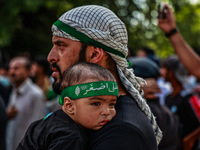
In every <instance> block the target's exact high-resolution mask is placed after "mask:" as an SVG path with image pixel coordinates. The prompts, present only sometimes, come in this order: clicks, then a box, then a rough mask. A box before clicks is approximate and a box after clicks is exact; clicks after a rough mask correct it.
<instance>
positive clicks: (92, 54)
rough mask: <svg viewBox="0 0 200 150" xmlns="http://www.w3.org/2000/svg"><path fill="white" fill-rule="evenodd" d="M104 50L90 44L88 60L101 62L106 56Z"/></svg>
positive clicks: (87, 54)
mask: <svg viewBox="0 0 200 150" xmlns="http://www.w3.org/2000/svg"><path fill="white" fill-rule="evenodd" d="M104 53H105V52H104V50H103V49H101V48H98V47H94V46H88V49H87V52H86V60H87V62H90V63H95V64H99V63H100V61H101V60H102V58H103V56H104Z"/></svg>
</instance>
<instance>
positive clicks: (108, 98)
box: [85, 95, 117, 101]
mask: <svg viewBox="0 0 200 150" xmlns="http://www.w3.org/2000/svg"><path fill="white" fill-rule="evenodd" d="M85 99H87V100H89V101H95V100H100V101H116V100H117V96H115V95H99V96H91V97H86V98H85Z"/></svg>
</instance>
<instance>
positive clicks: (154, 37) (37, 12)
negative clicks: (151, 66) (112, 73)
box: [0, 0, 200, 58]
mask: <svg viewBox="0 0 200 150" xmlns="http://www.w3.org/2000/svg"><path fill="white" fill-rule="evenodd" d="M160 1H161V0H92V1H88V0H78V1H74V0H59V1H58V0H57V1H55V0H42V1H41V0H34V1H32V0H18V1H16V0H9V1H6V2H2V5H1V7H2V6H3V7H2V8H0V12H1V13H0V17H1V18H2V19H1V22H0V29H1V30H0V50H1V51H2V52H4V53H7V56H8V57H9V58H10V57H13V56H15V55H18V54H19V53H23V52H27V51H28V52H29V53H30V54H31V55H33V56H37V55H42V54H43V55H47V54H48V52H49V51H50V49H51V46H52V44H51V37H52V33H51V30H50V29H51V25H52V24H53V22H54V21H56V20H57V19H58V17H59V16H60V15H61V14H62V13H64V12H65V11H67V10H69V9H71V8H74V7H77V6H81V5H87V4H97V5H102V6H105V7H107V8H109V9H111V10H112V11H113V12H114V13H116V14H117V15H118V16H119V17H120V18H121V20H122V21H123V22H124V23H125V24H126V27H127V30H128V35H129V46H130V47H132V48H133V49H134V51H137V50H138V49H140V48H141V47H143V46H150V47H151V48H153V49H155V50H156V54H157V55H158V56H160V57H166V56H167V55H169V54H172V53H173V52H174V51H173V49H172V47H171V45H170V43H169V42H168V40H167V39H166V38H165V37H164V35H163V33H162V32H161V31H160V29H159V28H158V27H157V19H156V17H157V5H158V3H159V2H160ZM168 2H169V3H170V5H171V6H172V7H173V9H174V12H175V14H176V20H177V24H178V27H179V30H180V31H181V32H182V34H183V36H184V37H185V39H186V40H187V41H188V43H189V44H190V45H191V46H193V47H194V48H195V49H198V48H199V47H200V40H199V38H200V27H199V18H200V16H199V14H200V7H199V6H200V4H195V5H193V4H191V3H190V2H189V0H182V1H178V0H168Z"/></svg>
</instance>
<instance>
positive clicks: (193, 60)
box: [158, 4, 200, 79]
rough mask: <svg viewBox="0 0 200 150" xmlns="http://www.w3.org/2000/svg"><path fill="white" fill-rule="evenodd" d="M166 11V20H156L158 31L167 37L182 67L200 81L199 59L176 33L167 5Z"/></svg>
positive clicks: (171, 13)
mask: <svg viewBox="0 0 200 150" xmlns="http://www.w3.org/2000/svg"><path fill="white" fill-rule="evenodd" d="M164 8H165V9H166V18H158V26H159V27H160V29H161V30H162V31H163V32H164V33H165V34H168V35H169V37H168V38H169V40H170V42H171V44H172V46H173V48H174V50H175V52H176V53H177V55H178V57H179V58H180V60H181V62H182V63H183V65H184V66H185V67H186V68H187V69H188V70H189V72H190V73H191V74H193V75H194V76H196V77H197V78H198V79H200V57H199V56H198V55H197V54H196V53H195V51H194V50H193V49H192V48H191V47H190V46H189V45H188V44H187V42H186V41H185V40H184V39H183V37H182V35H181V33H180V32H176V30H174V29H177V28H176V23H175V19H174V14H173V12H172V10H171V9H170V7H169V6H168V5H167V4H164Z"/></svg>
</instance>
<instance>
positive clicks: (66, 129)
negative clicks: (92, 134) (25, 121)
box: [17, 110, 87, 150]
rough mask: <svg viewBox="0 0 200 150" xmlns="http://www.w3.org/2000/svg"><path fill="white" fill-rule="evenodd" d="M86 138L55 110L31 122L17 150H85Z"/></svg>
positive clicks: (72, 122)
mask: <svg viewBox="0 0 200 150" xmlns="http://www.w3.org/2000/svg"><path fill="white" fill-rule="evenodd" d="M86 142H87V136H86V133H85V131H84V130H83V129H81V128H80V127H79V126H78V125H77V124H76V123H75V122H74V121H73V120H72V119H71V118H70V117H69V116H68V115H67V114H66V113H64V112H63V111H62V110H57V111H55V112H54V113H52V114H51V115H50V116H48V117H47V118H46V119H41V120H38V121H35V122H33V123H32V124H31V125H30V126H29V128H28V130H27V132H26V134H25V136H24V138H23V139H22V141H21V142H20V144H19V145H18V148H17V150H22V149H23V150H86Z"/></svg>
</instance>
